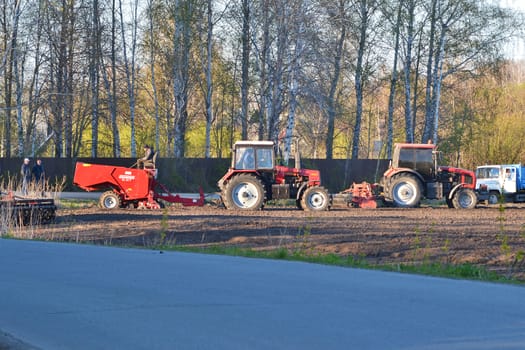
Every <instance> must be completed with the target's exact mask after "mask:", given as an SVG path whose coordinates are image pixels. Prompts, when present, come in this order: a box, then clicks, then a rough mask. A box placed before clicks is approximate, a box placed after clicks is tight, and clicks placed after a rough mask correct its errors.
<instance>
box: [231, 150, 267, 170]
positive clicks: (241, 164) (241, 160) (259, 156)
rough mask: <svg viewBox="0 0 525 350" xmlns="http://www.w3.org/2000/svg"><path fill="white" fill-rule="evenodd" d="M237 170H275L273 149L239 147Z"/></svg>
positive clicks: (236, 157) (236, 158)
mask: <svg viewBox="0 0 525 350" xmlns="http://www.w3.org/2000/svg"><path fill="white" fill-rule="evenodd" d="M235 169H239V170H254V169H273V149H272V148H259V147H250V146H246V147H237V149H236V151H235Z"/></svg>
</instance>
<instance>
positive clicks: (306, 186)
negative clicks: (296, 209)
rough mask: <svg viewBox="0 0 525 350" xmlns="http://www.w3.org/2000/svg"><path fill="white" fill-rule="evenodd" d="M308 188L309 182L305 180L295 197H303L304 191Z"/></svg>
mask: <svg viewBox="0 0 525 350" xmlns="http://www.w3.org/2000/svg"><path fill="white" fill-rule="evenodd" d="M306 188H308V183H307V182H304V183H303V184H302V185H301V187H299V189H298V190H297V196H296V198H295V199H297V200H299V199H301V196H302V195H303V193H304V191H305V190H306Z"/></svg>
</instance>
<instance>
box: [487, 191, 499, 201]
mask: <svg viewBox="0 0 525 350" xmlns="http://www.w3.org/2000/svg"><path fill="white" fill-rule="evenodd" d="M499 196H500V194H499V193H498V192H495V191H492V192H490V193H489V198H488V199H487V202H488V204H498V202H499Z"/></svg>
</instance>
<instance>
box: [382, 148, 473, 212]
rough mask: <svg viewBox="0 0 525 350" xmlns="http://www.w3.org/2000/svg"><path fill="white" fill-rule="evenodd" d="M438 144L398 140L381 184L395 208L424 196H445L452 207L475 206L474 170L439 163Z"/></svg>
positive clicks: (433, 197)
mask: <svg viewBox="0 0 525 350" xmlns="http://www.w3.org/2000/svg"><path fill="white" fill-rule="evenodd" d="M438 154H439V152H437V149H436V145H433V144H409V143H398V144H396V145H395V148H394V154H393V157H392V162H391V165H390V167H389V169H388V170H387V171H386V172H385V173H384V174H383V177H382V179H381V181H380V185H381V187H382V190H383V195H384V198H385V200H386V201H387V203H388V202H390V203H392V204H393V205H394V206H396V207H404V208H413V207H416V206H418V205H419V202H420V200H421V199H422V198H426V199H445V200H446V203H447V205H448V207H449V208H458V209H459V208H461V209H471V208H474V207H475V206H476V203H477V201H478V200H477V196H476V192H475V188H476V175H475V173H474V172H473V171H470V170H465V169H460V168H454V167H449V166H438V165H437V162H438Z"/></svg>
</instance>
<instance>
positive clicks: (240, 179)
mask: <svg viewBox="0 0 525 350" xmlns="http://www.w3.org/2000/svg"><path fill="white" fill-rule="evenodd" d="M264 195H265V193H264V187H263V185H262V183H261V181H260V180H259V179H258V178H256V177H255V176H253V175H250V174H241V175H237V176H235V177H234V178H233V179H231V181H229V182H228V183H227V184H226V186H225V188H224V191H223V193H222V200H223V202H224V206H225V207H226V209H240V210H259V209H261V208H262V205H263V202H264Z"/></svg>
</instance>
